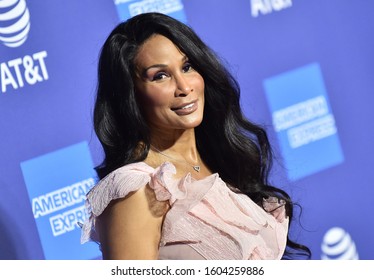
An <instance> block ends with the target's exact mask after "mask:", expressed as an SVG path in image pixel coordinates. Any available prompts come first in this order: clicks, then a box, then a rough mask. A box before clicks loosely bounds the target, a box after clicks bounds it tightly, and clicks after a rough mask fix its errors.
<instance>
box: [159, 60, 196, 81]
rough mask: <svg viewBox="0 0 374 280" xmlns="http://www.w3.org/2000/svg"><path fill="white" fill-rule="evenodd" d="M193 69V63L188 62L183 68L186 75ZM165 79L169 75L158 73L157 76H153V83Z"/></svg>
mask: <svg viewBox="0 0 374 280" xmlns="http://www.w3.org/2000/svg"><path fill="white" fill-rule="evenodd" d="M192 69H193V67H192V65H191V63H189V62H186V63H185V64H184V65H183V67H182V70H183V72H184V73H187V72H189V71H191V70H192ZM165 77H168V74H167V73H166V72H163V71H162V72H158V73H156V75H154V76H153V78H152V81H158V80H162V79H164V78H165Z"/></svg>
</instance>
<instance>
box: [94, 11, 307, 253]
mask: <svg viewBox="0 0 374 280" xmlns="http://www.w3.org/2000/svg"><path fill="white" fill-rule="evenodd" d="M154 34H160V35H163V36H165V37H167V38H168V39H169V40H171V41H172V42H173V43H174V44H175V45H176V46H177V47H178V48H179V49H180V50H181V51H182V52H183V53H184V54H185V55H186V56H187V57H188V59H189V62H191V64H192V66H193V68H194V69H195V70H196V71H197V72H199V73H200V75H201V76H202V77H203V79H204V83H205V107H204V116H203V121H202V123H201V124H200V125H199V126H198V127H196V128H195V135H196V145H197V149H198V150H199V153H200V155H201V158H202V159H203V160H204V162H205V163H206V164H207V166H209V168H210V170H211V171H212V172H217V173H219V174H220V177H221V178H222V179H223V180H224V181H225V182H226V183H228V184H229V185H232V186H235V187H236V188H238V189H239V190H240V191H241V192H242V193H244V194H246V195H248V196H249V197H250V198H251V199H252V200H253V201H255V202H256V203H258V204H259V205H261V204H262V201H263V199H264V198H267V197H269V196H276V197H279V198H281V199H283V200H285V201H286V202H287V203H286V211H287V215H288V216H289V219H290V221H291V220H292V217H293V203H292V201H291V199H290V197H289V196H288V195H287V193H286V192H285V191H283V190H281V189H279V188H276V187H273V186H271V185H269V183H268V176H269V171H270V168H271V163H272V152H271V147H270V145H269V141H268V137H267V134H266V131H265V130H264V129H263V128H261V127H260V126H259V125H256V124H254V123H252V122H250V121H249V120H247V119H246V118H245V116H244V115H243V113H242V110H241V107H240V104H239V100H240V88H239V85H238V83H237V81H236V80H235V79H234V77H233V76H232V75H231V74H230V72H229V71H228V70H227V68H226V67H225V66H224V65H223V63H222V62H221V61H220V59H218V56H217V55H216V54H215V53H214V51H213V50H211V49H210V48H209V47H208V46H207V45H206V44H205V43H204V42H203V41H202V40H201V39H200V38H199V37H198V36H197V34H196V33H195V32H194V31H193V30H192V29H191V28H190V27H189V26H187V25H185V24H183V23H181V22H179V21H177V20H175V19H173V18H172V17H169V16H167V15H164V14H160V13H145V14H140V15H138V16H135V17H132V18H130V19H129V20H127V21H125V22H122V23H120V24H119V25H117V26H116V27H115V28H114V30H113V31H112V32H111V33H110V35H109V36H108V38H107V40H106V41H105V43H104V45H103V47H102V50H101V54H100V59H99V67H98V87H97V96H96V102H95V107H94V128H95V132H96V134H97V136H98V139H99V140H100V142H101V144H102V146H103V149H104V153H105V158H104V160H103V162H102V163H101V164H100V165H99V166H97V167H96V171H97V173H98V176H99V178H103V177H104V176H106V175H107V174H108V173H110V172H111V171H113V170H115V169H117V168H119V167H121V166H123V165H125V164H129V163H133V162H139V161H143V160H145V158H146V157H147V155H148V152H149V149H150V130H149V128H148V125H147V122H146V120H145V118H144V117H143V115H142V113H141V109H140V108H139V106H138V102H137V98H136V95H135V85H134V81H133V78H134V72H135V71H134V70H135V65H134V58H135V56H136V54H137V51H138V49H139V47H140V46H141V45H142V44H143V43H144V42H145V41H146V40H147V39H148V38H150V37H151V36H152V35H154ZM140 143H141V144H142V145H139V144H140ZM287 245H288V248H290V249H292V250H291V251H296V252H301V254H303V255H305V256H307V257H310V255H311V253H310V250H309V249H308V248H307V247H305V246H303V245H300V244H297V243H295V242H293V241H291V240H290V239H289V238H288V239H287ZM288 255H289V250H287V251H286V253H285V258H286V257H287V256H288Z"/></svg>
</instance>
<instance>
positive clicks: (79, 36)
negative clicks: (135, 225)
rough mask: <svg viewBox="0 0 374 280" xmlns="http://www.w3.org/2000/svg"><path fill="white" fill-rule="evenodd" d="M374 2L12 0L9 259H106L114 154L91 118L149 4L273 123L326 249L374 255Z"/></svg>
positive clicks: (288, 173)
mask: <svg viewBox="0 0 374 280" xmlns="http://www.w3.org/2000/svg"><path fill="white" fill-rule="evenodd" d="M373 10H374V2H372V1H356V0H343V1H342V0H329V1H325V0H234V1H216V0H204V1H201V0H106V1H104V0H100V1H90V0H80V1H73V0H69V1H67V0H64V1H62V0H50V1H31V0H29V1H26V0H0V91H1V92H0V214H1V215H0V236H1V242H0V259H26V260H27V259H60V260H61V259H66V260H69V259H73V260H74V259H100V251H99V248H98V246H97V244H95V243H88V244H84V245H81V244H80V227H79V224H80V223H83V221H84V220H85V219H86V218H87V217H86V213H85V211H84V208H83V206H84V201H85V194H86V193H87V191H88V190H90V188H91V187H92V186H93V185H94V184H95V182H96V181H97V177H96V174H95V172H94V166H95V165H97V164H98V163H100V161H101V159H102V155H103V154H102V150H101V147H100V145H99V143H98V141H97V139H96V138H95V134H94V132H93V128H92V109H93V102H94V95H95V87H96V71H97V62H98V54H99V51H100V48H101V45H102V44H103V42H104V40H105V39H106V37H107V35H108V34H109V32H110V31H111V30H112V28H113V27H114V26H115V25H116V24H118V23H119V22H120V21H122V20H126V19H127V18H129V17H131V16H134V15H137V14H139V13H144V12H148V11H158V12H162V13H165V14H169V15H171V16H173V17H175V18H177V19H179V20H181V21H183V22H185V23H187V24H189V25H190V26H191V27H192V28H193V29H194V30H195V31H196V32H197V33H198V34H199V35H200V36H201V37H202V39H203V40H204V41H205V42H206V43H207V44H208V45H209V46H211V47H212V48H213V49H214V50H215V51H216V53H217V54H218V55H219V56H220V57H222V60H223V61H224V63H226V64H227V65H228V67H229V69H230V70H231V72H232V73H233V75H234V76H235V77H236V78H237V79H238V81H239V83H240V85H241V90H242V96H241V102H242V105H243V108H244V111H245V114H246V115H247V116H248V117H249V118H250V119H251V120H253V121H255V122H257V123H259V124H261V125H263V126H265V127H266V129H267V131H268V133H269V137H270V140H271V142H272V143H273V147H274V152H275V155H276V160H275V164H274V170H273V173H272V176H271V181H272V182H273V183H274V184H275V185H277V186H279V187H281V188H283V189H285V190H287V191H288V192H289V194H290V195H291V196H292V198H293V199H294V200H295V201H296V202H297V203H298V204H300V205H301V208H298V207H296V212H297V215H296V216H299V215H300V217H299V218H298V219H296V220H295V221H294V222H293V225H292V231H291V233H292V237H293V239H294V240H296V241H298V242H301V243H303V244H305V245H307V246H309V247H310V248H311V250H312V253H313V256H312V258H313V259H374V238H373V236H374V219H373V218H372V216H371V215H372V213H373V212H374V206H373V202H372V201H373V196H374V172H373V170H372V169H373V167H374V157H373V156H374V153H373V152H374V148H373V143H374V141H373V140H374V132H373V127H374V126H373V124H372V122H373V121H374V110H372V106H374V91H373V88H374V51H373V50H374V18H373V17H372V11H373Z"/></svg>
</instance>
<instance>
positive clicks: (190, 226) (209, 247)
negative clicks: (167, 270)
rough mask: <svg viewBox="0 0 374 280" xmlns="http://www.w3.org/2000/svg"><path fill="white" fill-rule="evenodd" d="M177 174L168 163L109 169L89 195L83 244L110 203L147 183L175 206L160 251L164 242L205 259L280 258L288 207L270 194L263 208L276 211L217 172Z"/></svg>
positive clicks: (92, 236) (93, 235)
mask: <svg viewBox="0 0 374 280" xmlns="http://www.w3.org/2000/svg"><path fill="white" fill-rule="evenodd" d="M175 173H176V170H175V167H174V165H173V164H171V163H169V162H166V163H164V164H162V165H161V166H159V167H158V168H156V169H154V168H152V167H150V166H148V165H147V164H145V163H134V164H129V165H126V166H124V167H122V168H119V169H117V170H115V171H113V172H112V173H110V174H109V175H108V176H106V177H105V178H104V179H102V180H101V181H100V182H99V183H98V184H97V185H96V186H95V187H94V188H93V189H92V190H91V191H90V192H89V193H88V194H87V201H86V208H87V210H88V211H89V219H88V220H87V221H86V222H85V223H84V225H83V228H82V236H81V242H82V243H84V242H87V241H89V240H93V241H96V242H98V241H99V238H98V236H97V234H96V232H95V223H96V218H97V217H98V216H99V215H100V214H101V213H102V212H103V211H104V209H105V208H106V207H107V206H108V204H109V203H110V201H112V200H114V199H118V198H123V197H126V196H127V195H128V194H129V193H130V192H134V191H137V190H138V189H140V188H141V187H143V186H145V185H146V184H149V186H150V187H151V188H152V189H153V190H154V192H155V195H156V199H157V200H159V201H168V202H169V204H170V206H171V207H170V210H169V211H168V212H167V214H166V216H165V220H164V223H163V228H162V237H161V241H160V247H161V248H160V252H161V254H162V250H161V249H162V247H164V246H172V245H173V244H188V246H190V247H192V248H193V249H194V250H195V251H196V252H198V253H199V254H200V255H201V256H203V257H204V258H206V259H280V258H281V257H282V255H283V252H284V249H285V246H286V240H287V230H288V218H286V216H285V209H284V205H280V204H277V205H275V204H274V201H273V200H272V199H271V198H269V199H268V201H266V202H265V204H264V208H265V209H266V207H274V209H271V210H274V211H269V213H268V212H266V211H264V210H263V209H262V208H261V207H260V206H258V205H257V204H255V203H254V202H253V201H252V200H251V199H250V198H249V197H247V196H246V195H243V194H238V193H235V192H233V191H232V190H231V189H230V188H228V186H227V185H226V183H225V182H223V181H222V180H221V178H220V177H219V176H218V174H212V175H210V176H208V177H206V178H204V179H201V180H196V179H194V178H193V177H192V176H191V174H187V175H186V176H184V177H183V178H181V179H179V180H176V179H174V178H173V176H174V175H175ZM266 203H268V204H266ZM269 203H270V204H269ZM276 207H277V208H276ZM267 210H268V209H267ZM181 254H182V253H181ZM161 257H162V256H161ZM181 259H183V255H181Z"/></svg>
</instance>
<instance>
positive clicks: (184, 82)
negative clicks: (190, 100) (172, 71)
mask: <svg viewBox="0 0 374 280" xmlns="http://www.w3.org/2000/svg"><path fill="white" fill-rule="evenodd" d="M175 82H176V89H175V95H176V96H187V95H188V94H190V93H191V92H192V91H193V88H192V86H191V83H190V81H189V80H188V78H187V77H185V76H184V75H179V76H178V77H176V78H175Z"/></svg>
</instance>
